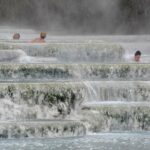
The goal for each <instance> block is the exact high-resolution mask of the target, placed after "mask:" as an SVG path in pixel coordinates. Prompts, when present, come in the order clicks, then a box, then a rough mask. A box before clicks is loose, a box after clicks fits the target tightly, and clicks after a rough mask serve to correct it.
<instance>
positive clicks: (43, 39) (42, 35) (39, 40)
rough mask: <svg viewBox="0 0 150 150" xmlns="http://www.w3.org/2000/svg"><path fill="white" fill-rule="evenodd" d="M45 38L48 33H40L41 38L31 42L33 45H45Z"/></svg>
mask: <svg viewBox="0 0 150 150" xmlns="http://www.w3.org/2000/svg"><path fill="white" fill-rule="evenodd" d="M45 38H46V33H45V32H41V33H40V37H39V38H36V39H34V40H32V41H31V42H32V43H45Z"/></svg>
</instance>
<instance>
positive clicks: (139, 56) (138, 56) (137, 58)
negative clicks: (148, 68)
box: [134, 51, 142, 62]
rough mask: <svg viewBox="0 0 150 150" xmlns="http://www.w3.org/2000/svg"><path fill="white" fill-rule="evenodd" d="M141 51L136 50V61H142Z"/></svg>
mask: <svg viewBox="0 0 150 150" xmlns="http://www.w3.org/2000/svg"><path fill="white" fill-rule="evenodd" d="M141 54H142V53H141V52H140V51H136V52H135V54H134V60H135V61H136V62H139V61H140V58H141Z"/></svg>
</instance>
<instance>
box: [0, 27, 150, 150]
mask: <svg viewBox="0 0 150 150" xmlns="http://www.w3.org/2000/svg"><path fill="white" fill-rule="evenodd" d="M14 32H19V33H21V39H20V40H19V41H17V40H12V34H13V33H14ZM37 36H38V33H37V32H36V31H33V30H28V29H20V30H18V29H10V28H9V27H1V28H0V62H1V63H0V82H1V83H0V137H1V140H0V147H1V149H4V150H5V149H7V150H9V149H11V150H12V149H14V150H15V149H33V150H34V149H39V150H40V149H45V150H46V149H51V150H56V149H57V150H59V149H64V150H75V149H81V150H85V149H89V150H98V149H101V150H120V149H121V150H135V149H136V150H140V149H144V150H149V146H150V142H149V140H150V134H149V131H150V105H149V104H150V80H149V78H150V51H149V49H150V44H149V42H150V36H149V35H141V36H85V37H82V36H48V37H47V39H46V40H47V42H46V43H44V44H33V43H30V40H31V39H33V38H35V37H37ZM136 50H141V51H142V60H141V62H140V63H135V62H134V61H133V56H134V52H135V51H136Z"/></svg>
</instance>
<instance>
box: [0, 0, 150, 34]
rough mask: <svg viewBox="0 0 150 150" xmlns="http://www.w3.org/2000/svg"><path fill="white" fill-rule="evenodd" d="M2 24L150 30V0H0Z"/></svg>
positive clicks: (57, 30) (84, 30)
mask: <svg viewBox="0 0 150 150" xmlns="http://www.w3.org/2000/svg"><path fill="white" fill-rule="evenodd" d="M0 25H12V26H19V27H22V26H23V27H26V26H27V27H31V28H35V29H42V30H47V31H49V32H51V33H54V34H148V33H150V30H149V29H150V28H149V26H150V0H0Z"/></svg>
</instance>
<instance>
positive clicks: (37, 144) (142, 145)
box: [0, 132, 150, 150]
mask: <svg viewBox="0 0 150 150" xmlns="http://www.w3.org/2000/svg"><path fill="white" fill-rule="evenodd" d="M0 149H1V150H41V149H42V150H149V149H150V133H149V132H148V133H104V134H102V133H101V134H98V135H91V136H85V137H79V138H62V139H61V138H60V139H58V138H57V139H28V140H23V139H20V140H18V139H15V140H1V141H0Z"/></svg>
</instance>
